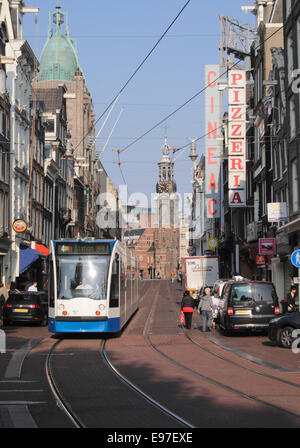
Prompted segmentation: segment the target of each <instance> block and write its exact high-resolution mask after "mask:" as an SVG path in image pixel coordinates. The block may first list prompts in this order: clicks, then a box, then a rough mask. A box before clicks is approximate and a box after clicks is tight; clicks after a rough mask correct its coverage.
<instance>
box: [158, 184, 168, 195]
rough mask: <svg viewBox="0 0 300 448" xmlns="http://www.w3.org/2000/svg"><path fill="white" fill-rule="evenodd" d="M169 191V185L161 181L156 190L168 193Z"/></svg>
mask: <svg viewBox="0 0 300 448" xmlns="http://www.w3.org/2000/svg"><path fill="white" fill-rule="evenodd" d="M168 191H169V187H168V185H167V184H166V183H161V184H159V186H158V192H159V193H168Z"/></svg>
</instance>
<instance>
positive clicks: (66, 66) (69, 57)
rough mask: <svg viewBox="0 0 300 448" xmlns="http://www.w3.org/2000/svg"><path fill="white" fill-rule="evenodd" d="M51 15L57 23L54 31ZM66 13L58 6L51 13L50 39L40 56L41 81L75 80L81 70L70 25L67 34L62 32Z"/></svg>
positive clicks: (39, 78) (39, 77)
mask: <svg viewBox="0 0 300 448" xmlns="http://www.w3.org/2000/svg"><path fill="white" fill-rule="evenodd" d="M51 17H53V22H54V24H55V25H56V32H55V33H52V27H51ZM64 18H65V15H64V14H63V13H62V12H61V11H60V7H59V6H57V7H56V12H55V13H53V14H50V23H49V32H48V40H47V42H46V44H45V46H44V49H43V51H42V55H41V58H40V67H39V68H40V71H39V76H38V80H39V82H41V81H73V79H74V76H75V74H76V72H77V70H78V69H79V70H80V67H79V62H78V55H77V51H76V49H75V47H74V44H73V42H72V40H71V39H70V36H69V31H68V25H67V33H66V35H63V34H62V30H61V25H62V24H63V23H64Z"/></svg>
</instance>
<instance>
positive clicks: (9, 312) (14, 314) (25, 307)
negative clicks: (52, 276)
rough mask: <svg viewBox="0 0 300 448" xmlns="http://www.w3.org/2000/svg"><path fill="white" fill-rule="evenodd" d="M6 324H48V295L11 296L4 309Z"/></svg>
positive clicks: (31, 293) (17, 294)
mask: <svg viewBox="0 0 300 448" xmlns="http://www.w3.org/2000/svg"><path fill="white" fill-rule="evenodd" d="M4 322H5V324H11V323H14V322H32V323H37V324H40V325H43V326H46V325H47V324H48V295H47V293H44V292H20V293H16V294H11V295H10V297H9V299H8V300H7V302H6V304H5V308H4Z"/></svg>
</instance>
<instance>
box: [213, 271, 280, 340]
mask: <svg viewBox="0 0 300 448" xmlns="http://www.w3.org/2000/svg"><path fill="white" fill-rule="evenodd" d="M279 314H280V308H279V302H278V297H277V294H276V290H275V288H274V285H273V283H270V282H256V281H249V280H243V281H235V280H230V281H228V282H226V283H225V285H224V287H223V291H222V296H221V300H220V311H219V326H220V328H221V329H223V330H224V331H225V333H227V334H230V333H231V332H232V331H234V332H238V331H242V330H255V331H256V330H265V331H266V330H267V329H268V327H269V322H270V321H271V320H272V319H273V318H274V317H275V316H276V315H279Z"/></svg>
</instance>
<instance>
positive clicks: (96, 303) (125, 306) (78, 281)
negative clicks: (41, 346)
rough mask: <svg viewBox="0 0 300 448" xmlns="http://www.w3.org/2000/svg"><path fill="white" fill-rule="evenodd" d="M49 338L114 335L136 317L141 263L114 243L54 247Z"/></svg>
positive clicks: (54, 244)
mask: <svg viewBox="0 0 300 448" xmlns="http://www.w3.org/2000/svg"><path fill="white" fill-rule="evenodd" d="M51 246H52V248H51V249H52V250H51V254H50V256H49V287H48V291H49V327H48V328H49V332H51V333H116V332H119V331H120V330H121V329H122V328H123V327H124V325H125V324H126V322H128V320H129V319H130V317H131V316H132V315H133V314H134V313H135V312H136V311H137V308H138V300H139V265H138V260H137V258H136V257H135V256H134V255H133V254H132V252H130V251H129V250H128V249H127V248H126V247H125V246H124V245H123V244H122V243H121V242H119V241H116V240H94V239H83V240H61V241H52V243H51Z"/></svg>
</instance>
